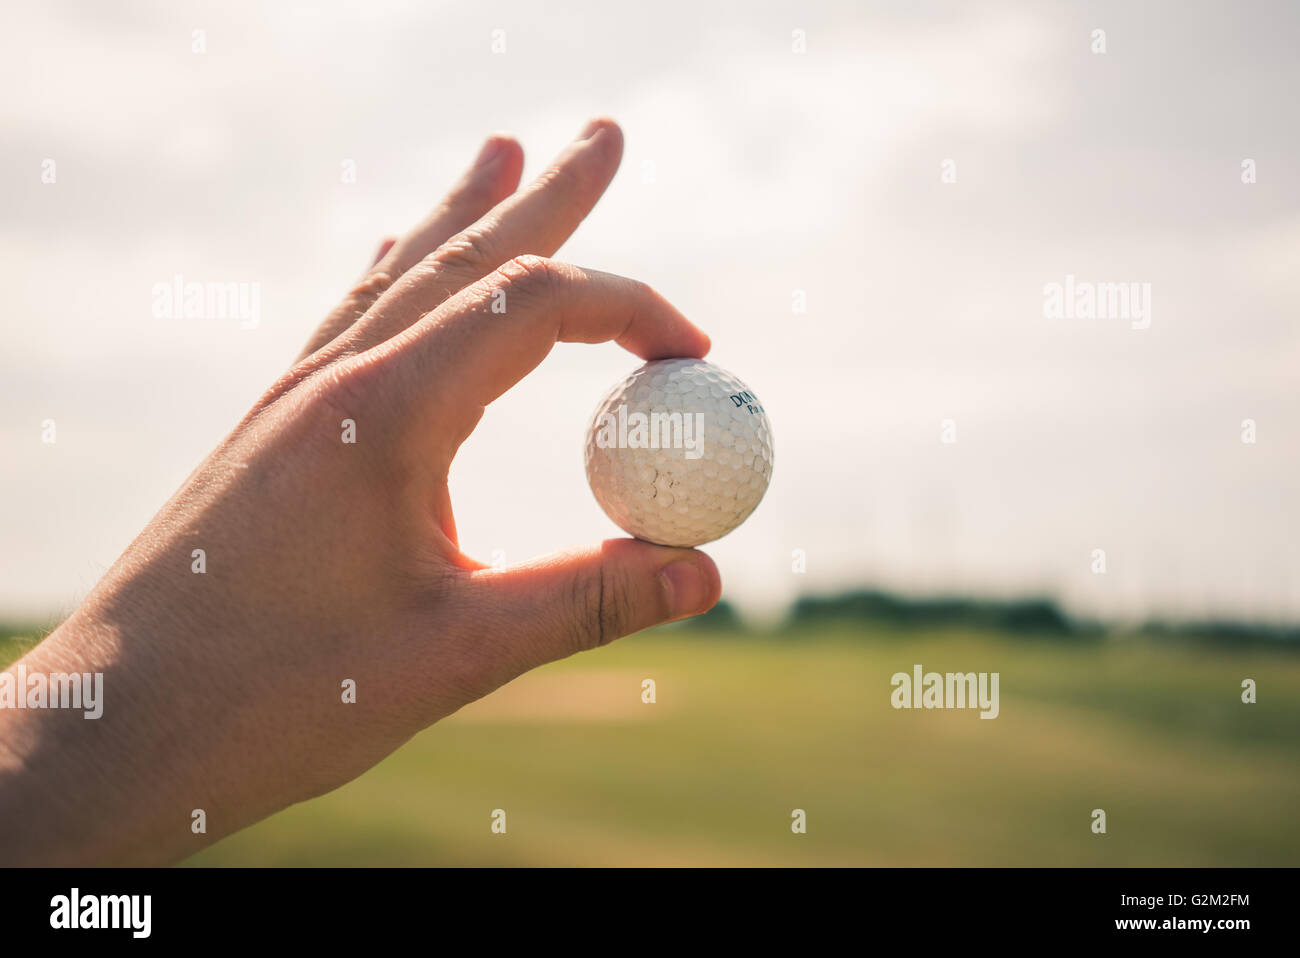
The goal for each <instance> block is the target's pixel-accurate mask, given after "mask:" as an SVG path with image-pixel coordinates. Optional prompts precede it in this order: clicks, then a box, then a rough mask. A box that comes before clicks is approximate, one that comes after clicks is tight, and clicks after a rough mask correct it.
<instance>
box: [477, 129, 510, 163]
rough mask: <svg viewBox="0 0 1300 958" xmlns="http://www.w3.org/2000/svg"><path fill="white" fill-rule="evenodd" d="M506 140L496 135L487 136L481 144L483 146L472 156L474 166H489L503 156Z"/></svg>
mask: <svg viewBox="0 0 1300 958" xmlns="http://www.w3.org/2000/svg"><path fill="white" fill-rule="evenodd" d="M507 142H508V141H507V140H504V139H502V138H501V137H498V136H493V137H489V138H488V140H487V142H486V143H484V144H483V148H482V149H481V150H479V151H478V156H476V157H475V158H474V166H475V167H484V166H490V165H492V164H493V163H495V162H497V161H498V160H500V159H501V157H503V156H505V152H506V143H507Z"/></svg>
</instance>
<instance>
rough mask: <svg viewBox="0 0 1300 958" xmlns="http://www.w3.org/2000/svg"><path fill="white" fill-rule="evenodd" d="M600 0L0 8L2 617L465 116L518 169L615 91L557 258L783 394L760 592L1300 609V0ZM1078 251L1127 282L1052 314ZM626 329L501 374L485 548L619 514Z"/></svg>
mask: <svg viewBox="0 0 1300 958" xmlns="http://www.w3.org/2000/svg"><path fill="white" fill-rule="evenodd" d="M621 6H622V5H615V4H608V3H600V2H584V3H571V4H562V5H551V4H546V5H541V4H537V3H525V2H511V3H498V4H494V3H479V4H451V3H422V4H416V3H386V2H358V3H339V4H327V3H321V4H305V3H303V4H275V5H269V4H259V3H251V2H250V3H238V2H221V3H216V2H213V3H184V2H180V3H176V2H172V3H164V2H157V3H133V4H124V5H120V8H119V5H116V4H115V5H112V6H111V7H110V5H105V4H100V3H94V2H81V3H68V2H64V3H50V4H40V5H34V4H28V5H21V6H19V5H12V4H11V5H8V6H7V7H6V9H5V11H4V12H3V14H0V54H3V55H2V56H0V84H2V85H3V89H4V90H5V91H6V92H5V95H4V96H3V98H2V99H0V141H2V145H3V148H2V149H0V205H2V208H3V215H0V269H3V271H4V273H3V276H4V280H5V283H4V288H5V290H6V291H7V305H8V309H7V310H6V312H5V316H4V319H3V324H4V325H3V343H4V348H3V349H2V350H0V488H2V489H3V495H2V496H0V530H3V548H2V549H0V556H2V557H3V558H0V563H3V564H2V565H0V572H2V576H0V617H10V618H18V617H30V616H42V617H44V616H58V615H62V614H66V612H68V611H69V610H71V609H72V608H73V607H75V605H76V603H77V602H78V601H79V600H80V599H81V598H82V597H83V596H84V595H85V594H86V592H87V591H88V590H89V589H90V588H91V586H93V584H94V583H95V582H96V581H97V579H98V578H99V577H100V576H101V575H102V574H103V573H104V571H106V569H107V568H108V566H109V565H110V564H111V563H112V562H113V561H114V559H115V558H116V557H117V556H118V555H119V554H120V553H121V551H122V550H123V549H124V548H125V547H126V546H127V545H128V544H129V542H130V541H131V539H132V538H133V537H134V536H135V534H136V533H137V532H138V531H139V530H140V529H141V528H142V527H143V525H144V524H145V522H146V521H147V520H148V519H149V517H150V516H151V515H152V514H153V513H154V512H155V511H156V510H157V509H158V508H159V507H160V506H161V505H162V503H163V502H164V500H165V499H166V498H167V497H168V496H169V495H170V494H171V492H173V491H174V490H175V489H176V487H177V486H179V485H180V483H181V482H182V481H183V480H184V479H185V477H186V476H187V475H188V474H189V472H190V470H191V469H192V468H193V467H194V466H195V465H196V464H197V463H198V461H199V460H200V459H201V458H202V457H203V456H204V455H205V454H206V453H207V452H208V451H209V450H210V449H211V448H212V447H213V446H214V445H215V444H216V443H217V442H218V441H219V440H220V439H221V438H222V437H223V436H225V434H226V433H227V432H228V431H229V430H230V429H231V428H232V426H233V425H234V423H235V422H236V421H237V420H238V419H239V418H240V416H241V415H242V414H243V413H244V412H245V411H246V410H247V409H248V407H250V406H251V405H252V404H253V402H255V401H256V399H257V398H258V396H259V395H260V393H261V392H262V391H263V390H264V389H265V388H266V387H267V386H269V385H270V383H271V382H272V381H273V380H274V379H275V378H276V377H277V376H278V375H279V374H280V373H281V372H282V371H283V370H284V369H285V368H286V367H287V366H288V365H289V364H290V362H291V361H292V360H293V358H294V357H295V355H296V353H297V351H298V350H299V349H300V348H301V346H302V344H303V343H304V342H305V340H306V338H307V336H308V335H309V333H310V332H311V330H312V329H313V328H314V326H315V325H316V324H317V323H318V322H319V321H320V319H321V318H322V317H323V316H324V315H325V314H326V313H327V312H328V310H329V309H330V307H331V306H332V305H333V304H334V303H335V302H336V301H337V300H338V299H339V298H340V297H341V296H342V295H343V294H344V293H345V292H346V290H347V289H348V287H349V285H350V284H352V283H353V282H354V281H355V279H356V278H357V277H358V275H359V274H360V273H361V271H362V270H363V269H364V267H365V266H366V265H367V263H368V262H369V259H370V257H371V256H372V255H373V252H374V250H375V248H376V247H377V245H378V242H379V240H380V239H381V238H382V237H383V236H385V235H391V234H394V233H397V232H400V231H402V230H404V229H405V228H407V227H409V226H411V225H413V224H414V223H415V221H417V220H418V219H419V218H420V217H421V216H422V215H423V214H424V213H425V212H426V211H427V210H428V209H429V208H430V207H432V206H433V205H434V204H435V203H436V202H437V201H438V200H439V199H440V197H441V196H442V194H443V192H444V191H445V189H446V187H447V186H449V185H450V184H451V182H452V181H453V180H454V179H455V178H456V177H457V176H458V175H459V173H460V171H461V170H462V168H463V167H464V166H465V165H466V164H467V163H468V161H469V160H470V159H471V158H472V156H473V155H474V153H475V152H476V150H477V146H478V144H479V143H480V142H481V140H482V139H483V137H484V136H486V135H487V134H489V133H491V132H493V131H498V130H504V131H508V132H511V133H513V134H515V135H516V136H518V137H519V138H520V140H521V141H522V143H523V145H524V148H525V151H526V156H527V164H526V167H525V176H526V177H529V176H531V175H533V174H535V173H537V172H539V171H540V170H541V169H543V168H544V167H545V165H546V164H547V163H548V162H549V160H550V159H551V157H552V156H553V155H554V154H555V153H556V152H558V151H559V149H561V148H562V147H563V145H564V144H565V142H566V141H568V140H569V139H571V138H572V137H573V136H574V135H576V134H577V132H578V130H579V129H580V128H581V127H582V126H583V124H584V123H585V121H586V119H587V118H588V117H590V116H593V115H597V114H607V115H610V116H613V117H614V118H615V119H617V120H618V121H619V123H620V124H621V125H622V127H623V130H624V134H625V138H626V150H625V154H624V159H623V165H622V168H621V170H620V172H619V175H618V176H617V177H616V179H615V180H614V183H613V184H612V186H611V187H610V190H609V192H608V193H607V194H606V196H605V198H604V199H603V200H602V202H601V203H600V205H599V206H598V207H597V208H596V210H595V211H594V212H593V213H592V215H591V216H590V217H589V218H588V220H587V221H586V223H585V224H584V225H583V226H582V227H581V228H580V229H579V231H578V233H577V234H576V235H575V236H574V237H573V239H572V240H571V241H570V242H569V243H568V244H566V246H565V247H564V248H563V249H562V250H561V251H560V253H559V254H558V258H560V259H564V260H567V261H570V262H573V263H577V264H578V265H581V266H584V267H592V268H596V269H601V270H607V271H610V272H615V273H620V274H623V275H627V276H632V277H635V278H637V279H640V280H644V281H646V282H648V283H650V284H652V285H653V286H654V287H655V288H656V289H658V290H659V291H660V292H661V293H663V294H664V295H665V296H666V297H667V298H668V299H669V300H671V301H672V302H673V303H674V304H675V305H676V306H677V307H678V308H679V309H681V310H682V311H683V312H684V313H685V314H686V315H687V316H689V317H690V318H691V319H692V320H693V321H695V322H696V323H697V324H698V325H700V326H702V327H703V328H704V329H705V330H706V331H707V332H708V333H709V334H710V336H711V337H712V340H713V344H714V347H713V351H712V353H711V355H710V359H711V360H713V361H714V362H716V363H718V364H719V365H721V366H723V367H725V368H727V369H728V370H730V371H731V372H733V373H735V374H736V375H738V376H739V377H740V378H741V379H742V380H744V381H745V382H746V383H747V384H748V385H749V386H750V388H751V390H752V391H753V392H754V393H755V394H756V395H757V396H758V397H759V398H760V399H761V401H762V402H763V404H764V406H765V408H766V409H767V412H768V415H769V417H770V419H771V422H772V428H773V434H774V440H775V463H774V473H773V480H772V485H771V487H770V489H769V491H768V493H767V496H766V498H765V499H764V501H763V503H762V504H761V505H760V506H759V508H758V510H757V511H756V512H755V513H754V515H753V516H752V517H751V518H750V519H749V520H748V521H747V522H746V523H745V524H744V525H743V526H742V527H741V528H740V529H738V530H737V531H735V532H733V533H732V534H731V535H729V536H728V537H726V538H724V539H722V540H720V541H718V542H717V543H714V544H712V545H710V546H707V547H705V548H706V551H708V552H709V553H710V554H711V555H712V556H713V557H714V558H715V559H716V560H717V562H718V564H719V567H720V569H721V572H722V576H723V583H724V596H725V597H726V598H728V599H731V600H732V601H734V602H736V603H737V604H738V605H739V606H740V607H741V608H742V609H743V610H744V611H745V612H747V613H749V614H752V615H755V616H762V615H765V614H767V615H771V614H775V613H776V612H777V611H778V610H780V609H781V608H782V607H784V605H785V604H787V603H788V602H789V601H791V600H792V599H793V598H794V597H796V596H797V595H800V594H804V593H826V592H830V591H834V590H838V589H842V588H853V587H863V586H867V587H875V588H884V589H894V590H899V591H903V592H908V593H914V594H933V593H939V592H942V593H961V594H970V595H979V596H992V597H1009V596H1021V595H1028V594H1033V595H1046V596H1051V597H1055V598H1057V599H1059V600H1060V601H1061V602H1062V603H1063V604H1064V605H1065V606H1066V607H1067V608H1068V609H1069V610H1071V611H1073V612H1075V613H1076V614H1080V615H1085V616H1089V617H1094V616H1095V617H1100V618H1106V619H1113V620H1126V619H1133V618H1139V617H1145V616H1162V617H1168V618H1175V619H1202V618H1207V617H1231V618H1239V619H1246V620H1251V621H1260V622H1274V623H1276V622H1295V621H1298V620H1300V546H1298V545H1297V544H1296V533H1297V531H1300V507H1298V506H1297V495H1296V493H1297V486H1298V483H1297V475H1300V389H1298V388H1297V386H1298V385H1300V321H1298V320H1297V303H1300V270H1297V269H1296V264H1297V258H1298V254H1300V184H1298V183H1297V174H1300V111H1297V109H1296V105H1295V91H1296V90H1297V89H1300V59H1298V58H1297V57H1296V56H1295V50H1296V49H1297V46H1298V41H1300V12H1298V8H1296V7H1295V6H1294V5H1293V4H1287V3H1243V4H1233V5H1228V4H1219V3H1196V2H1148V3H1142V4H1129V3H1119V2H1116V3H1077V4H1069V5H1067V4H1049V3H1028V2H1027V3H1020V4H1003V3H995V2H993V3H980V4H967V3H943V4H925V3H920V4H911V3H908V4H904V3H859V2H833V3H817V2H812V3H807V2H786V3H761V2H760V3H724V4H700V3H680V2H675V0H669V2H661V3H656V4H637V5H631V6H628V7H627V8H626V9H620V7H621ZM195 31H202V34H201V37H202V44H201V45H202V50H201V51H200V52H196V50H195V45H196V34H195ZM1096 31H1103V32H1104V33H1102V34H1098V33H1097V32H1096ZM1102 44H1104V52H1102V51H1101V50H1100V49H1099V46H1101V45H1102ZM50 161H53V164H52V165H51V163H50ZM345 167H346V169H349V170H354V171H355V177H354V179H355V181H354V182H350V181H346V180H347V179H348V178H347V177H345V176H344V175H343V171H344V169H345ZM51 173H52V176H51ZM1244 179H1245V180H1252V179H1253V182H1244V181H1243V180H1244ZM51 180H52V181H51ZM177 275H180V276H183V277H184V278H185V281H187V282H189V281H197V282H204V283H227V282H240V283H248V284H254V283H256V284H258V285H257V288H258V289H259V291H260V317H259V319H258V322H257V323H256V325H255V327H252V328H248V327H250V325H251V324H249V323H240V322H238V321H236V320H231V319H213V318H207V319H185V318H172V317H166V316H162V317H160V316H158V315H156V312H157V311H156V310H155V309H154V305H155V295H154V291H155V287H156V285H157V284H160V283H163V284H166V283H170V282H172V281H173V278H174V277H175V276H177ZM1067 277H1068V278H1069V279H1067ZM1067 283H1069V284H1070V285H1071V289H1077V288H1081V287H1089V286H1091V285H1092V284H1126V288H1129V287H1127V284H1136V285H1135V286H1133V287H1131V288H1132V289H1133V290H1134V291H1135V295H1136V296H1137V297H1138V299H1137V300H1136V301H1140V302H1144V303H1147V305H1148V306H1149V309H1147V310H1146V311H1144V314H1143V317H1142V318H1141V319H1134V318H1131V317H1126V316H1123V315H1119V316H1116V315H1104V314H1103V315H1094V316H1092V317H1088V316H1087V315H1069V316H1064V317H1062V316H1057V315H1052V314H1051V310H1050V309H1049V308H1048V305H1047V300H1048V298H1049V297H1048V294H1047V293H1046V292H1045V290H1047V289H1050V288H1051V284H1059V285H1060V287H1061V288H1064V287H1065V286H1066V284H1067ZM1148 297H1149V299H1148ZM1071 312H1072V313H1073V312H1074V311H1073V310H1072V311H1071ZM637 364H638V361H637V360H636V359H635V358H634V357H632V356H631V355H630V354H627V353H625V352H623V351H622V350H620V349H619V348H618V347H617V346H614V345H613V344H606V345H601V346H585V345H564V346H560V347H557V349H556V350H555V351H554V352H553V353H552V355H551V356H550V358H549V359H548V360H547V361H546V362H545V363H544V364H543V366H542V367H540V368H539V369H538V370H537V371H536V372H534V373H533V374H532V375H530V376H529V377H528V378H527V379H526V380H525V381H524V382H523V383H522V384H520V386H518V387H517V388H516V389H514V390H512V391H511V392H510V393H509V394H508V395H506V396H505V397H503V398H502V399H500V400H499V401H498V402H497V403H495V404H494V405H493V406H491V407H490V408H489V410H488V412H487V415H486V416H485V417H484V420H483V422H482V424H481V425H480V427H479V429H478V430H477V432H476V433H475V434H474V435H473V436H472V437H471V438H470V440H469V441H468V442H467V443H466V445H465V446H464V447H463V449H462V451H461V453H460V456H459V457H458V459H457V461H456V463H455V465H454V466H453V470H452V474H451V484H452V495H453V503H454V506H455V511H456V518H457V525H458V528H459V531H460V536H461V545H462V547H463V548H464V550H465V551H466V552H468V553H469V554H471V555H474V556H476V557H477V558H480V559H482V560H484V561H489V560H490V558H491V556H492V554H493V553H494V552H498V550H499V551H500V553H501V554H504V557H505V559H506V561H507V562H513V561H516V560H522V559H524V558H527V557H530V556H533V555H538V554H542V553H545V552H550V551H552V550H553V549H555V548H557V547H560V546H562V545H566V544H573V543H580V542H585V541H591V540H598V539H600V538H604V537H608V536H612V535H617V534H618V530H617V529H616V528H615V527H614V526H613V525H612V523H611V522H610V521H609V520H608V519H607V518H606V517H605V516H604V514H603V513H602V512H601V511H600V509H599V507H598V506H597V505H596V503H595V501H594V499H593V498H592V496H591V493H590V491H589V489H588V488H587V485H586V480H585V476H584V472H583V459H582V450H583V441H584V431H585V427H586V424H587V420H588V418H589V416H590V415H591V412H592V410H593V409H594V407H595V405H596V403H597V401H598V400H599V399H600V398H601V396H602V395H603V393H604V392H605V390H606V389H607V388H608V387H609V386H610V385H612V384H613V383H614V382H616V381H617V380H619V379H620V378H621V377H622V376H624V375H625V374H626V373H627V372H628V371H630V370H631V369H632V368H634V367H635V366H636V365H637ZM49 420H53V421H54V423H55V428H56V440H55V441H54V442H47V441H43V440H44V439H46V438H47V431H46V428H45V425H44V424H45V423H47V421H49ZM1247 420H1250V422H1251V424H1253V425H1251V426H1243V423H1245V422H1246V421H1247ZM1252 428H1253V433H1254V435H1253V439H1254V441H1253V442H1245V441H1243V437H1244V436H1247V435H1248V434H1249V432H1250V430H1251V429H1252ZM945 440H950V441H945ZM951 440H955V441H951ZM796 550H799V551H800V553H801V554H802V555H803V556H804V563H803V571H795V566H796V563H795V562H794V560H793V557H794V555H795V551H796ZM1096 550H1103V551H1104V559H1105V572H1104V573H1099V572H1098V571H1095V570H1096V569H1097V567H1098V553H1097V551H1096Z"/></svg>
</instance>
